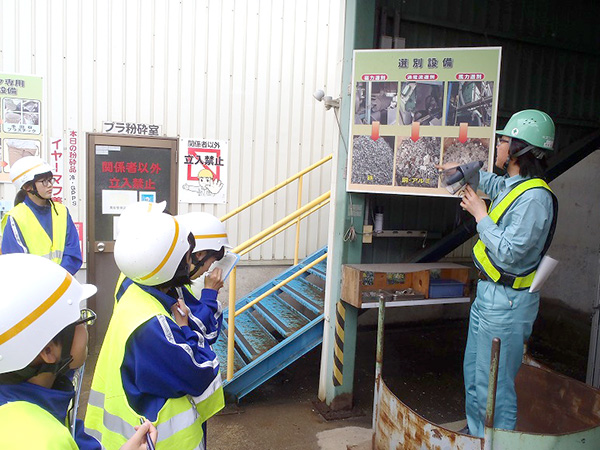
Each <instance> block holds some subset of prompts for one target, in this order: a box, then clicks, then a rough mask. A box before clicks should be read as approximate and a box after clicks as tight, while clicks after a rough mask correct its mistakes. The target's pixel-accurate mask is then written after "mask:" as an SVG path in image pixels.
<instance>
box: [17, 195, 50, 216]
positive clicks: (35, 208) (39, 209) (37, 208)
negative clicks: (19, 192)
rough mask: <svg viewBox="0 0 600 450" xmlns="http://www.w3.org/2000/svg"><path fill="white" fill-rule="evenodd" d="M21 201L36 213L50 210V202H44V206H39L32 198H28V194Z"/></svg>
mask: <svg viewBox="0 0 600 450" xmlns="http://www.w3.org/2000/svg"><path fill="white" fill-rule="evenodd" d="M23 202H24V203H25V204H26V205H27V206H29V208H30V209H31V210H32V211H34V212H36V213H38V214H44V213H46V214H47V213H49V212H50V202H48V201H47V202H46V204H45V205H44V206H40V205H38V204H37V203H34V202H33V200H31V199H30V198H29V196H26V197H25V200H23Z"/></svg>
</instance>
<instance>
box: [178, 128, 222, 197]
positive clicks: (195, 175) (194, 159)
mask: <svg viewBox="0 0 600 450" xmlns="http://www.w3.org/2000/svg"><path fill="white" fill-rule="evenodd" d="M179 148H180V150H179V151H180V154H179V202H183V203H226V202H227V162H228V160H227V158H228V154H227V150H228V145H227V141H220V140H210V139H182V140H181V145H180V146H179Z"/></svg>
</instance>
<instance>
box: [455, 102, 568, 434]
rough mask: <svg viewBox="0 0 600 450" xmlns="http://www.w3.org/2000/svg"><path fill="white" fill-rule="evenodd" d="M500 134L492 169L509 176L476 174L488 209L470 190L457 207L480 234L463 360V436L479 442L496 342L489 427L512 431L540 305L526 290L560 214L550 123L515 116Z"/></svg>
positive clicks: (538, 115) (537, 116)
mask: <svg viewBox="0 0 600 450" xmlns="http://www.w3.org/2000/svg"><path fill="white" fill-rule="evenodd" d="M497 135H498V140H497V155H496V163H495V164H496V166H497V167H498V168H500V169H504V170H505V171H506V174H505V175H504V176H498V175H495V174H493V173H491V172H481V180H480V183H479V189H481V190H482V191H483V192H485V193H486V194H487V195H489V197H490V198H491V199H492V204H491V206H490V209H489V211H488V210H487V208H486V205H485V203H484V202H483V200H482V199H481V198H479V196H478V195H477V194H476V193H475V191H474V190H473V189H471V188H470V187H469V186H467V188H466V190H465V193H464V196H463V198H462V202H461V206H462V207H463V209H465V210H466V211H468V212H469V213H470V214H472V215H473V217H475V220H476V221H477V231H478V233H479V241H478V242H477V243H476V245H475V247H474V248H473V259H474V262H475V265H476V266H477V268H478V269H479V271H480V278H481V280H480V281H479V283H478V284H477V297H476V298H475V301H474V302H473V305H472V306H471V315H470V321H469V334H468V337H467V346H466V350H465V359H464V379H465V391H466V392H465V393H466V414H467V425H468V431H469V433H470V434H472V435H474V436H479V437H482V436H483V434H484V421H485V413H486V399H487V389H488V378H489V369H490V352H491V344H492V339H493V338H495V337H498V338H500V340H501V352H500V366H499V371H498V387H497V395H496V409H495V417H494V427H496V428H502V429H507V430H513V429H514V428H515V424H516V421H517V396H516V392H515V377H516V375H517V372H518V370H519V367H520V365H521V359H522V354H523V345H524V343H525V342H526V341H527V339H528V338H529V336H530V334H531V330H532V326H533V322H534V321H535V318H536V316H537V313H538V306H539V300H540V296H539V293H538V292H534V293H531V292H529V288H530V286H531V282H532V280H533V277H534V276H535V270H536V268H537V267H538V265H539V263H540V261H541V259H542V257H543V256H544V254H545V253H546V251H547V249H548V247H549V246H550V242H551V240H552V235H553V233H554V228H555V226H556V218H557V214H558V203H557V200H556V197H555V196H554V194H553V193H552V191H551V190H550V188H549V187H548V185H547V184H546V182H545V181H543V180H542V179H541V177H542V176H543V175H544V172H545V169H546V167H547V165H546V156H547V154H548V152H549V151H551V150H552V148H553V144H554V123H553V122H552V119H551V118H550V117H549V116H548V115H547V114H545V113H543V112H541V111H537V110H525V111H520V112H518V113H516V114H514V115H513V116H512V117H511V118H510V120H509V121H508V123H507V124H506V127H505V128H504V129H503V130H500V131H497Z"/></svg>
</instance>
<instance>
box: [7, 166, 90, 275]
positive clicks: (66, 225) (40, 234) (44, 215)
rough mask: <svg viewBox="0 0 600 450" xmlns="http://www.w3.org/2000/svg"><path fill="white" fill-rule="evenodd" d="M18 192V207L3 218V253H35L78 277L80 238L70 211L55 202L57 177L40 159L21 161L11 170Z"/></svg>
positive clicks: (16, 203) (16, 205)
mask: <svg viewBox="0 0 600 450" xmlns="http://www.w3.org/2000/svg"><path fill="white" fill-rule="evenodd" d="M10 177H11V180H12V182H13V184H14V185H15V187H16V188H17V195H16V197H15V207H14V208H12V209H11V210H10V211H9V212H8V213H7V214H6V215H5V216H4V217H3V218H2V224H1V228H2V247H1V249H2V253H4V254H7V253H32V254H34V255H39V256H43V257H45V258H48V259H50V260H52V261H54V262H56V263H57V264H60V265H61V266H62V267H64V268H65V269H67V270H68V271H69V272H70V273H71V274H73V275H74V274H75V273H76V272H77V271H78V270H79V268H80V267H81V263H82V257H81V249H80V246H79V235H78V234H77V229H76V228H75V224H74V223H73V219H71V215H70V214H69V210H68V209H67V208H66V207H65V206H64V205H62V204H61V203H54V202H53V201H52V187H53V185H54V176H53V175H52V169H51V168H50V166H49V165H48V164H47V163H46V162H44V161H43V160H41V159H40V158H38V157H37V156H26V157H24V158H21V159H19V160H17V161H16V162H15V163H14V164H13V165H12V166H11V168H10Z"/></svg>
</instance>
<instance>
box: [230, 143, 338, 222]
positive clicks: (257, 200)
mask: <svg viewBox="0 0 600 450" xmlns="http://www.w3.org/2000/svg"><path fill="white" fill-rule="evenodd" d="M331 158H333V153H332V154H331V155H329V156H326V157H325V158H323V159H321V160H320V161H317V162H316V163H314V164H313V165H311V166H308V167H307V168H306V169H304V170H301V171H300V172H298V173H297V174H296V175H294V176H292V177H290V178H288V179H287V180H285V181H282V182H281V183H279V184H277V185H275V186H274V187H272V188H271V189H269V190H268V191H265V192H263V193H262V194H260V195H259V196H257V197H255V198H253V199H252V200H250V201H249V202H247V203H244V204H243V205H242V206H238V207H237V208H235V209H234V210H233V211H231V212H228V213H227V214H225V215H224V216H223V217H221V222H225V221H226V220H227V219H229V218H230V217H233V216H235V215H236V214H238V213H239V212H241V211H243V210H245V209H246V208H248V207H249V206H252V205H254V204H255V203H257V202H259V201H261V200H262V199H263V198H265V197H267V196H269V195H271V194H272V193H273V192H275V191H277V190H279V189H281V188H282V187H284V186H287V185H288V184H290V183H291V182H292V181H294V180H296V179H298V178H300V177H301V176H302V175H304V174H306V173H308V172H310V171H311V170H313V169H316V168H317V167H319V166H321V165H323V164H325V163H326V162H327V161H329V160H330V159H331Z"/></svg>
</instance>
